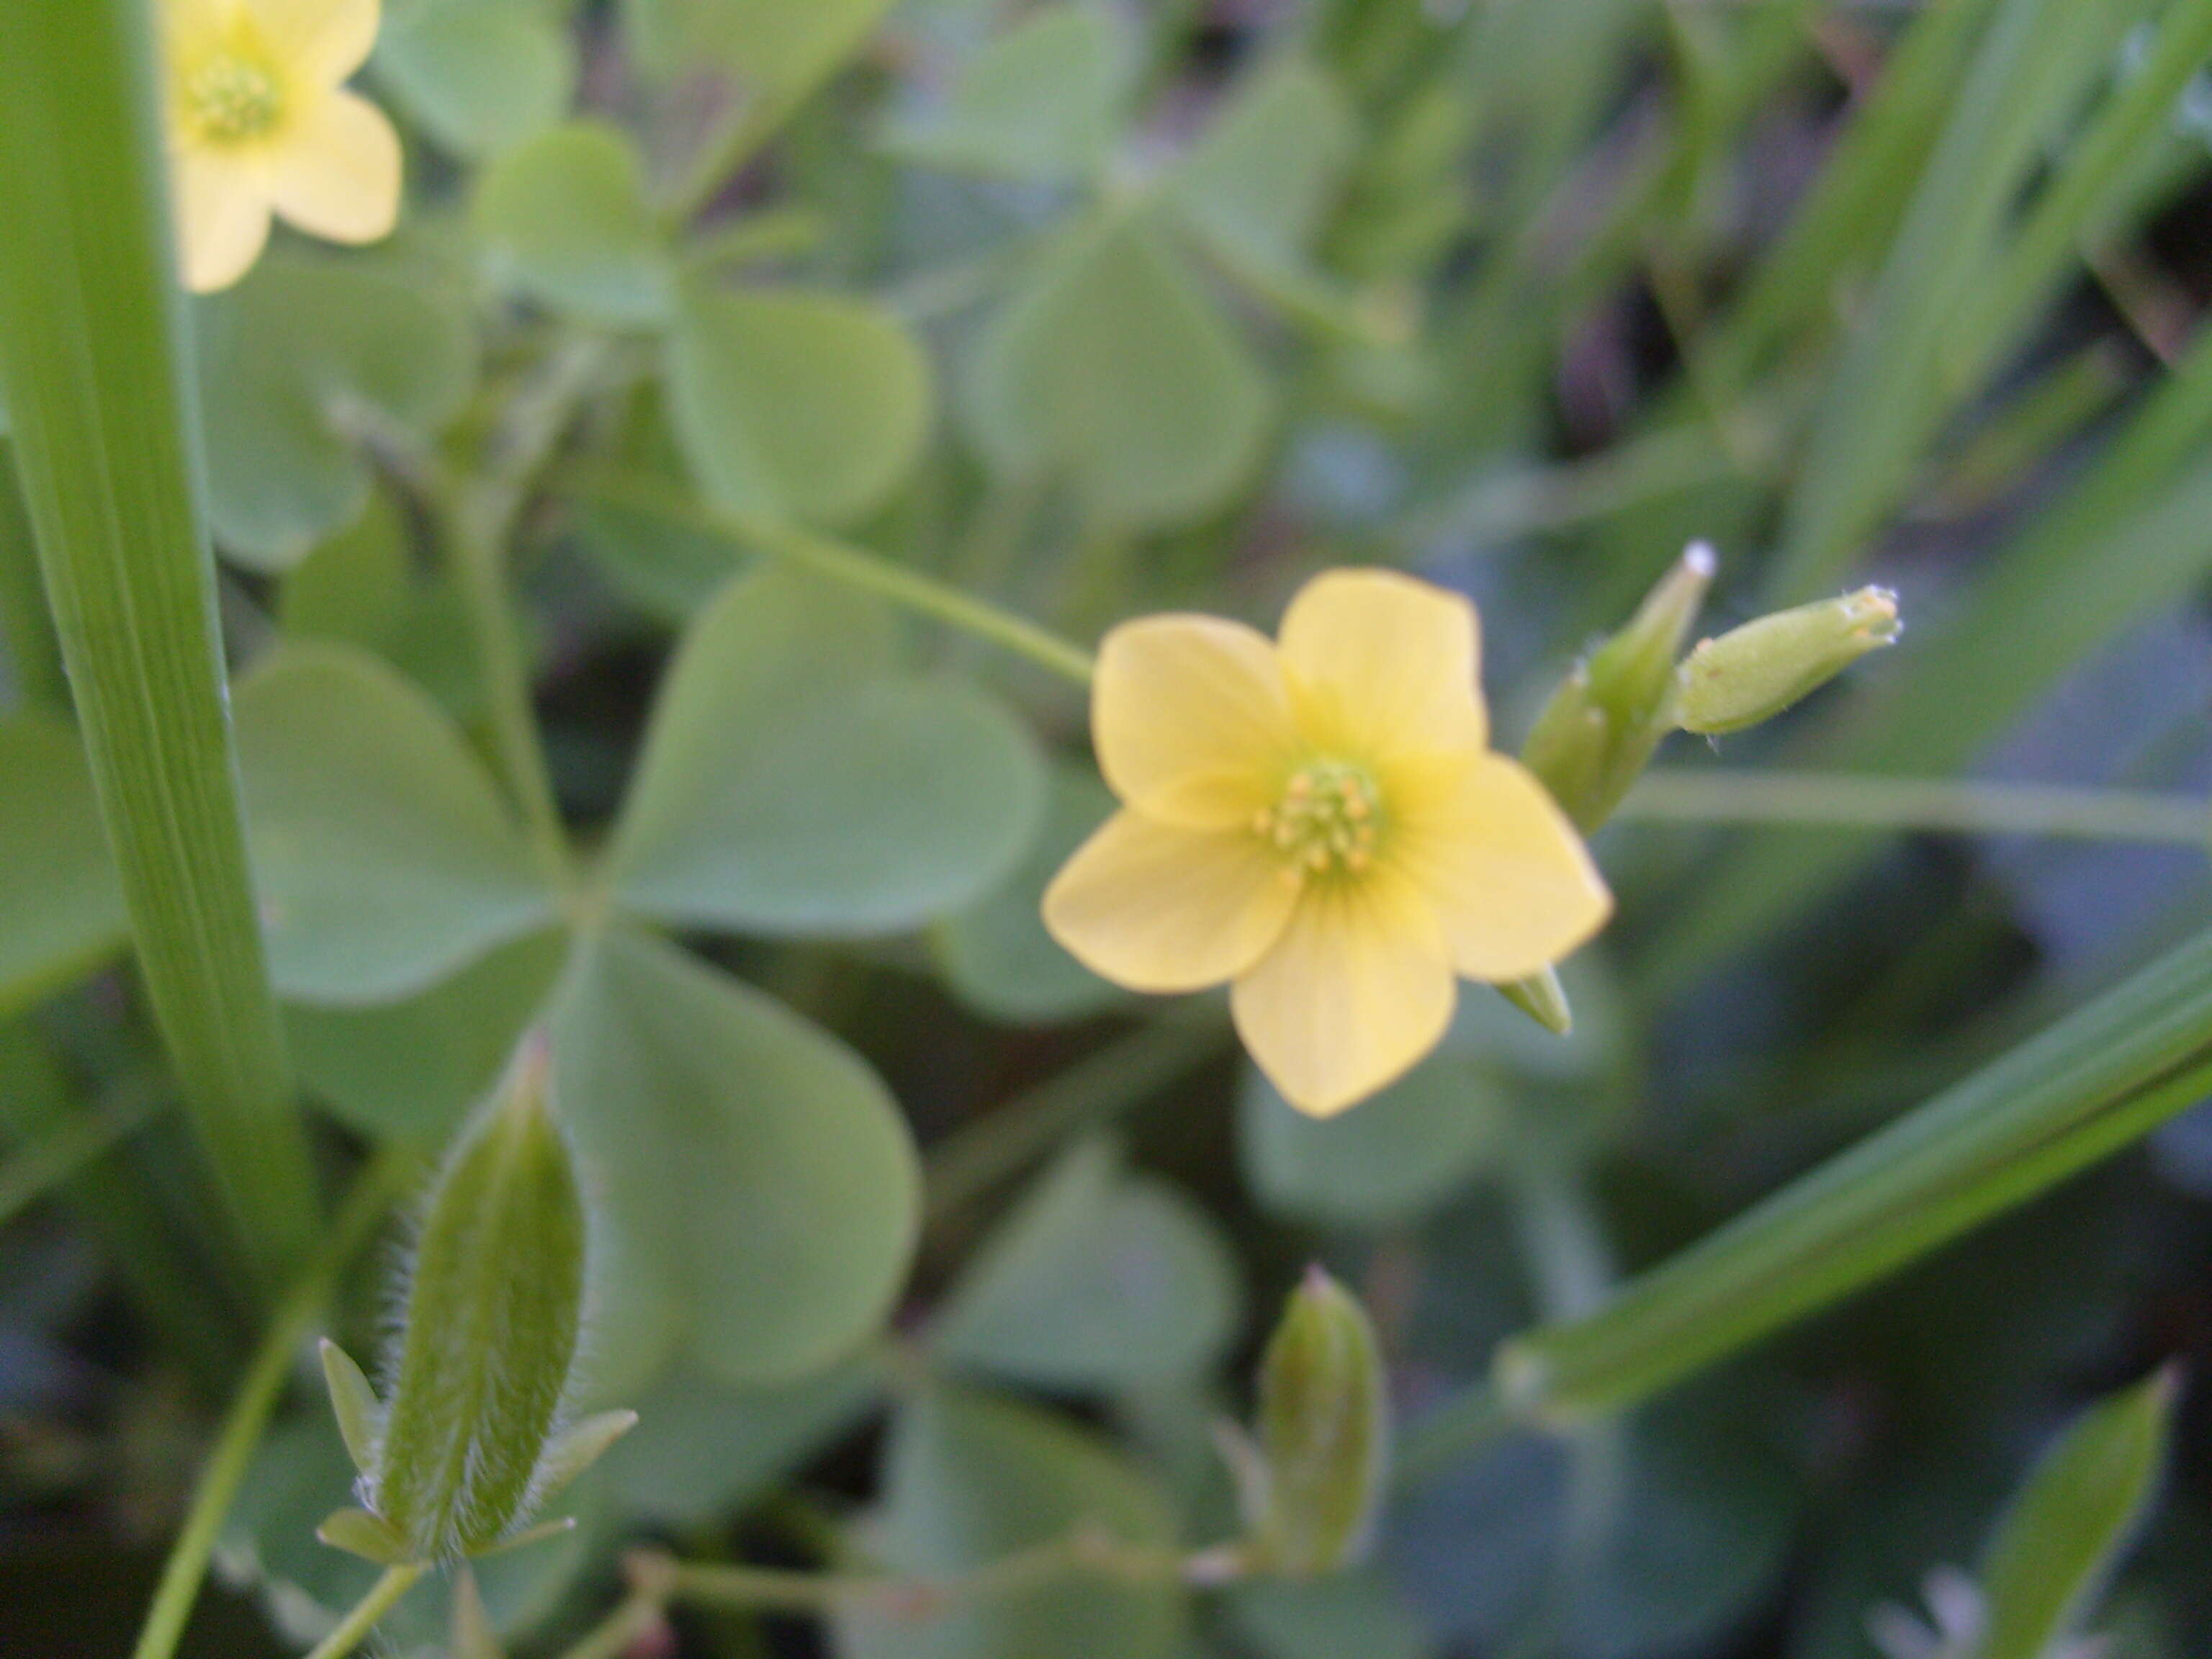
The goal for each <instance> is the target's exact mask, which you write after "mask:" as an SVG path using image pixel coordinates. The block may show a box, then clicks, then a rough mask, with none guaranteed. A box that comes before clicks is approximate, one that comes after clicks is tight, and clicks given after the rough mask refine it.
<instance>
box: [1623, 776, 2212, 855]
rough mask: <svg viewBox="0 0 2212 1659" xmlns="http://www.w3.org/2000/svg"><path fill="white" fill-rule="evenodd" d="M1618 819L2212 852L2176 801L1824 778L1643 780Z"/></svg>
mask: <svg viewBox="0 0 2212 1659" xmlns="http://www.w3.org/2000/svg"><path fill="white" fill-rule="evenodd" d="M1618 816H1620V817H1624V818H1643V819H1647V820H1660V821H1674V822H1683V823H1765V824H1803V825H1806V826H1808V827H1825V826H1836V827H1849V828H1853V829H1899V830H1924V831H1929V832H1931V833H1936V834H1945V835H1988V836H2054V837H2061V838H2065V839H2070V840H2085V841H2132V842H2171V843H2173V844H2176V845H2180V846H2185V847H2202V846H2204V845H2205V844H2206V843H2207V842H2212V802H2205V801H2201V800H2191V799H2186V798H2185V797H2182V796H2177V795H2156V794H2145V793H2137V792H2135V791H2130V790H2117V789H2070V788H2058V787H2049V786H2045V785H2041V784H2009V783H1967V782H1960V781H1955V780H1952V779H1945V778H1924V779H1923V778H1890V777H1879V776H1872V775H1851V774H1850V773H1832V772H1830V773H1823V772H1756V773H1753V772H1691V771H1668V770H1664V769H1662V770H1657V771H1653V772H1648V773H1646V774H1645V775H1644V778H1643V781H1641V782H1639V783H1638V785H1637V786H1636V788H1635V790H1634V792H1633V793H1631V794H1630V795H1629V797H1628V799H1626V801H1625V802H1623V803H1622V805H1621V807H1620V812H1619V814H1618Z"/></svg>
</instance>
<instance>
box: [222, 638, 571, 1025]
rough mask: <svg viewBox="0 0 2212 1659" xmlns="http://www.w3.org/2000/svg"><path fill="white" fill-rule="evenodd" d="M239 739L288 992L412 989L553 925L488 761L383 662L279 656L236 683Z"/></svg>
mask: <svg viewBox="0 0 2212 1659" xmlns="http://www.w3.org/2000/svg"><path fill="white" fill-rule="evenodd" d="M238 734H239V752H240V769H241V771H242V773H243V775H244V778H245V784H246V811H247V826H248V832H249V836H250V838H251V844H252V852H253V865H254V875H255V881H256V884H257V888H258V897H259V900H260V904H261V911H262V925H263V927H264V931H265V932H266V933H267V935H268V939H269V945H270V966H271V971H272V973H273V975H274V976H275V978H276V982H277V985H278V987H279V988H280V989H281V990H282V991H283V992H284V993H285V994H287V995H289V996H291V997H295V998H297V999H300V1000H305V1001H315V1002H341V1003H343V1002H370V1001H378V1000H388V999H392V998H396V997H401V996H405V995H408V994H410V993H414V992H418V991H421V990H423V989H425V988H427V987H428V986H430V985H432V984H434V983H435V982H436V981H438V980H440V979H441V978H443V977H445V976H446V975H448V974H450V973H452V972H453V970H454V969H458V968H460V967H462V966H464V965H465V964H466V963H470V962H472V961H474V960H476V959H477V957H481V956H483V954H484V953H485V952H486V951H489V950H491V949H492V948H493V947H494V946H495V945H501V944H504V943H506V942H507V941H509V940H511V939H519V938H520V937H522V936H523V935H524V934H526V933H532V932H533V931H535V930H536V929H538V928H539V927H543V926H544V925H545V924H546V923H547V922H548V921H550V920H551V918H552V916H553V914H554V897H553V893H552V890H551V889H550V887H549V886H548V884H546V881H545V879H544V872H543V871H542V870H541V869H540V868H539V867H538V864H537V862H536V860H535V859H534V858H533V856H532V853H531V851H530V848H529V847H528V845H527V843H526V842H525V841H524V840H523V838H522V836H521V834H520V831H519V830H518V829H516V828H515V826H514V824H513V821H512V820H511V819H510V818H509V817H508V815H507V811H506V808H505V807H504V805H502V804H501V800H500V798H499V795H498V793H497V791H496V790H495V787H494V786H493V784H492V781H491V780H490V779H489V777H488V776H486V775H485V774H484V771H483V767H482V766H481V765H479V764H478V763H477V760H476V758H475V757H474V756H473V755H471V753H470V752H469V750H468V748H467V746H466V745H465V744H464V743H463V741H462V739H461V737H460V734H459V732H456V731H455V730H454V729H453V726H452V725H451V724H450V723H449V722H448V721H447V719H446V717H445V716H444V715H443V714H441V713H440V712H439V711H438V709H437V708H435V706H434V705H433V704H432V703H431V702H429V700H428V698H426V697H424V696H422V693H420V692H419V691H416V690H415V689H414V688H413V687H412V686H410V685H409V684H407V683H406V682H405V681H404V680H403V679H401V678H399V677H398V675H397V674H395V673H393V672H392V671H391V670H390V669H389V668H387V667H386V666H385V665H383V664H382V663H381V662H380V661H379V660H378V659H375V658H374V657H371V656H368V655H367V654H366V653H362V652H358V651H355V650H351V649H349V648H348V647H343V646H335V645H305V644H302V645H296V646H291V647H286V648H284V649H283V650H281V651H279V652H277V653H274V654H273V655H272V656H271V658H270V659H269V660H268V661H267V662H266V663H264V665H261V666H260V667H259V668H258V669H257V670H256V671H254V672H253V673H252V675H250V676H249V677H248V678H246V680H244V681H243V682H242V683H241V684H240V686H239V689H238Z"/></svg>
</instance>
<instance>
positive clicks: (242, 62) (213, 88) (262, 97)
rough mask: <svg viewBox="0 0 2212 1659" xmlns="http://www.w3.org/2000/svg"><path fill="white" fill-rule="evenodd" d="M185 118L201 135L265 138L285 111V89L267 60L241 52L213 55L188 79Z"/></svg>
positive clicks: (242, 139)
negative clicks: (265, 62)
mask: <svg viewBox="0 0 2212 1659" xmlns="http://www.w3.org/2000/svg"><path fill="white" fill-rule="evenodd" d="M183 97H184V105H185V118H186V119H187V120H188V121H190V123H191V125H192V127H193V129H194V130H195V131H197V133H198V134H199V135H200V137H203V138H206V139H209V140H210V141H212V142H215V143H231V144H234V143H244V142H246V140H248V139H252V138H259V137H265V136H266V135H267V134H268V133H269V132H270V130H271V129H273V128H274V127H275V126H276V124H277V122H278V121H279V120H281V119H282V118H283V114H284V89H283V86H282V85H281V84H280V83H279V82H278V80H277V77H276V74H275V73H274V72H273V71H272V70H270V68H269V66H268V65H267V64H263V63H260V62H258V60H256V59H255V58H251V57H247V56H245V55H243V54H240V53H237V52H225V53H223V54H222V55H221V56H219V57H215V58H209V59H207V61H206V62H204V63H203V64H200V65H199V66H198V67H197V69H195V70H192V72H191V74H190V75H188V76H185V81H184V87H183Z"/></svg>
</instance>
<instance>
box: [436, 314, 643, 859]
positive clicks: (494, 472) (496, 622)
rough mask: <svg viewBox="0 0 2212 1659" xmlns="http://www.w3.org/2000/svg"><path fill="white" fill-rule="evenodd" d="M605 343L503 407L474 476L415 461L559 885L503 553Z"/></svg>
mask: <svg viewBox="0 0 2212 1659" xmlns="http://www.w3.org/2000/svg"><path fill="white" fill-rule="evenodd" d="M609 351H610V347H609V346H608V344H607V343H605V341H601V340H597V339H572V340H568V341H566V342H564V343H562V344H561V345H560V346H559V347H558V348H556V349H555V350H554V351H553V352H552V353H551V355H550V356H549V358H548V359H547V362H546V363H545V366H544V369H543V371H542V372H541V373H540V374H539V375H538V379H537V380H536V381H535V382H534V383H532V385H531V386H528V387H527V388H526V391H525V392H524V393H523V394H522V395H520V396H519V397H517V398H515V399H514V400H513V403H512V404H510V406H509V408H508V409H507V419H506V422H505V423H504V424H503V425H502V426H501V428H500V429H499V431H498V432H497V434H496V435H495V447H494V449H493V453H490V454H489V455H488V456H487V457H486V458H485V463H486V464H485V466H484V470H483V474H482V476H481V477H476V478H472V479H469V480H467V481H465V482H464V481H459V480H456V479H454V478H453V477H451V476H449V475H447V474H445V473H443V472H441V471H437V470H435V468H426V467H423V466H422V464H421V463H420V462H419V461H418V462H416V467H417V469H418V470H419V471H422V473H423V482H424V487H425V489H427V490H428V493H429V495H430V496H431V500H432V503H433V506H434V507H435V510H436V512H437V514H438V517H439V518H440V520H441V524H442V527H443V530H444V532H445V536H446V540H447V549H448V552H449V554H450V556H451V557H452V559H453V574H454V577H455V579H456V580H458V581H459V584H460V589H461V599H462V603H463V605H465V608H466V610H467V612H468V621H469V629H470V632H471V634H472V635H474V637H475V641H476V649H477V661H478V664H479V665H480V667H481V670H482V671H483V678H484V691H485V696H486V699H487V701H488V702H489V705H490V710H491V723H492V735H493V739H494V741H495V743H496V744H497V745H498V749H499V760H500V769H501V771H502V772H503V773H504V774H505V775H506V778H507V788H508V790H509V791H510V793H512V794H513V797H514V800H515V805H516V806H517V808H518V809H519V810H520V812H521V814H522V818H523V823H524V826H525V828H526V830H527V831H528V833H529V836H530V839H531V842H532V846H533V847H535V848H536V849H537V851H538V857H539V859H540V860H542V861H543V863H544V866H545V869H546V872H547V873H548V874H549V875H550V876H551V877H552V878H554V879H555V880H556V882H557V883H559V884H562V886H564V887H566V886H567V885H568V884H570V881H571V878H572V876H573V871H574V865H573V860H571V858H570V855H569V850H568V838H567V837H566V836H565V835H564V834H563V833H562V827H561V811H560V806H559V804H558V802H557V800H556V797H555V795H554V793H553V777H552V772H551V770H550V768H549V767H548V766H547V764H546V761H545V744H544V736H543V734H542V733H541V732H539V730H538V716H537V713H536V710H535V709H534V708H532V704H531V691H530V668H529V663H528V659H526V656H525V654H524V652H523V648H522V639H521V635H520V631H519V630H518V629H517V628H516V627H515V618H514V608H513V604H512V603H511V601H510V598H509V595H508V592H507V547H508V544H509V543H510V542H511V541H512V540H513V536H514V531H515V526H516V524H517V522H518V521H519V520H520V518H521V516H522V510H523V508H524V507H526V505H527V504H528V502H529V499H530V493H531V491H532V489H533V487H534V486H535V485H536V483H537V481H538V475H539V474H540V473H541V472H542V471H544V468H545V466H546V464H547V463H548V462H549V461H550V460H551V459H552V458H553V455H554V453H555V452H556V450H557V449H558V447H559V446H560V442H561V439H562V435H564V434H565V433H566V432H567V431H568V426H569V423H570V422H571V421H573V420H574V418H575V414H576V410H577V408H578V407H579V405H580V404H582V402H583V400H584V398H586V396H587V395H588V394H589V393H590V392H591V391H592V387H593V386H595V385H597V384H598V382H599V378H600V376H601V374H602V373H603V372H604V370H605V367H606V362H607V358H608V354H609Z"/></svg>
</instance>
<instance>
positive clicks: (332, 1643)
mask: <svg viewBox="0 0 2212 1659" xmlns="http://www.w3.org/2000/svg"><path fill="white" fill-rule="evenodd" d="M429 1570H430V1569H429V1568H428V1566H426V1565H423V1564H422V1563H421V1562H410V1563H409V1564H407V1565H404V1566H398V1567H386V1569H385V1570H384V1576H383V1577H380V1578H379V1579H378V1580H377V1581H376V1583H374V1584H372V1585H370V1586H369V1589H368V1595H364V1596H362V1598H361V1600H360V1601H357V1602H356V1603H355V1604H354V1609H353V1611H352V1612H351V1613H348V1614H346V1616H345V1617H344V1618H343V1619H342V1620H339V1621H338V1627H337V1629H336V1630H334V1631H332V1632H331V1633H330V1634H329V1635H328V1636H325V1638H323V1639H322V1640H321V1641H319V1642H318V1643H316V1644H315V1645H314V1647H313V1650H311V1651H310V1652H309V1653H308V1655H307V1659H345V1656H346V1655H347V1654H349V1653H351V1652H352V1651H353V1650H355V1649H356V1648H357V1647H359V1646H360V1645H361V1644H362V1642H363V1641H365V1640H367V1639H368V1633H369V1632H371V1631H373V1630H374V1629H375V1628H376V1621H377V1620H380V1619H381V1618H383V1617H384V1615H385V1614H386V1613H389V1612H391V1611H392V1603H393V1602H395V1601H398V1599H399V1598H400V1597H401V1596H403V1595H406V1594H407V1592H408V1591H409V1590H410V1589H414V1588H415V1581H416V1579H418V1578H420V1577H422V1575H423V1574H424V1573H426V1572H428V1571H429Z"/></svg>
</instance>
